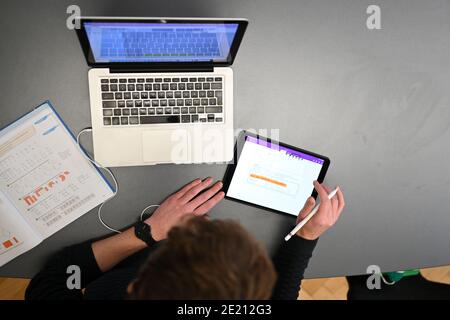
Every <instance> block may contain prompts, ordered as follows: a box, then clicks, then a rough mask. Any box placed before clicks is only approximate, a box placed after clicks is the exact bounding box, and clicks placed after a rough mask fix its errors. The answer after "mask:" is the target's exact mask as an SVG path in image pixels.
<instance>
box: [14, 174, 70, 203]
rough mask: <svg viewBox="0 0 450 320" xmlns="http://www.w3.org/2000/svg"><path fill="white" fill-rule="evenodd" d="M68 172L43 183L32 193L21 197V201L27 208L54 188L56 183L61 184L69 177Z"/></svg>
mask: <svg viewBox="0 0 450 320" xmlns="http://www.w3.org/2000/svg"><path fill="white" fill-rule="evenodd" d="M69 173H70V172H69V171H64V172H61V173H59V174H58V175H56V176H55V177H53V178H52V179H50V180H49V181H47V182H45V183H44V184H42V185H40V186H39V187H37V188H36V189H35V190H34V191H33V192H31V193H30V194H28V195H26V196H24V197H23V201H25V203H26V204H27V205H29V206H31V205H32V204H33V203H35V202H36V201H38V199H39V197H41V196H42V195H43V194H44V193H47V192H48V191H50V190H51V189H52V188H53V187H55V186H56V185H57V184H58V183H63V182H64V181H65V180H66V179H67V176H68V175H69Z"/></svg>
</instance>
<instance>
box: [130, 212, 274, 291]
mask: <svg viewBox="0 0 450 320" xmlns="http://www.w3.org/2000/svg"><path fill="white" fill-rule="evenodd" d="M275 280H276V273H275V269H274V267H273V264H272V261H271V260H270V258H269V257H268V255H267V252H266V250H265V249H264V248H263V247H262V246H261V245H260V244H259V243H258V242H257V241H256V240H255V239H254V238H253V237H252V236H251V235H250V234H249V233H248V232H247V231H246V230H245V229H244V228H243V227H241V226H240V225H239V224H238V223H236V222H234V221H231V220H207V219H206V218H204V217H194V218H192V219H189V220H188V221H186V222H184V223H182V224H181V225H179V226H176V227H174V228H172V230H171V231H170V232H169V234H168V238H167V240H165V241H164V242H163V243H161V246H160V247H159V248H157V249H156V250H155V252H154V253H152V254H151V255H150V257H149V259H148V260H147V263H146V264H145V265H144V266H143V268H142V269H141V271H140V274H139V276H138V278H137V280H136V281H135V282H134V283H133V287H132V292H131V294H130V298H131V299H269V298H270V297H271V294H272V289H273V287H274V284H275Z"/></svg>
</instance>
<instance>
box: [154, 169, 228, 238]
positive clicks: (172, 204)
mask: <svg viewBox="0 0 450 320" xmlns="http://www.w3.org/2000/svg"><path fill="white" fill-rule="evenodd" d="M212 182H213V179H212V178H211V177H209V178H206V179H204V180H203V181H202V180H200V179H195V180H194V181H192V182H190V183H188V184H187V185H185V186H184V187H183V188H181V189H180V190H179V191H177V192H175V193H174V194H172V195H170V196H169V197H168V198H167V199H166V200H164V201H163V202H162V203H161V205H160V206H159V207H158V209H156V210H155V212H154V213H153V214H152V215H151V216H150V218H148V219H146V220H145V223H147V224H149V225H150V226H151V229H152V237H153V239H155V240H156V241H159V240H162V239H165V238H166V237H167V233H168V232H169V230H170V229H171V228H172V227H173V226H174V225H176V224H177V223H178V222H179V221H180V220H181V219H182V218H183V217H185V216H186V215H190V214H192V215H204V214H206V213H207V212H208V211H209V210H211V208H213V207H214V206H215V205H216V204H218V203H219V202H220V200H222V199H223V197H224V196H225V193H224V192H223V191H220V189H222V182H220V181H219V182H216V183H215V184H214V185H213V186H212V187H210V188H209V189H208V187H209V186H210V185H211V183H212ZM206 189H207V190H206ZM202 191H203V192H202ZM219 191H220V192H219Z"/></svg>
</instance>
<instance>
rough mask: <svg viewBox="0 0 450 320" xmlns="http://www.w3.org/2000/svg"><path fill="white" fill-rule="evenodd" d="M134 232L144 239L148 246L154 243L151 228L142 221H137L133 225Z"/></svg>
mask: <svg viewBox="0 0 450 320" xmlns="http://www.w3.org/2000/svg"><path fill="white" fill-rule="evenodd" d="M134 234H135V235H136V237H137V238H138V239H140V240H142V241H144V242H145V243H146V244H147V246H149V247H150V246H152V245H154V244H155V243H156V241H155V239H153V237H152V228H151V227H150V225H148V224H146V223H145V222H143V221H138V222H137V223H136V224H135V225H134Z"/></svg>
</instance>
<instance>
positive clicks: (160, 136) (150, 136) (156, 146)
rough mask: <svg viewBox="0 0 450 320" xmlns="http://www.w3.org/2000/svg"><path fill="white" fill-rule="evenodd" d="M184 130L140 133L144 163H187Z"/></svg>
mask: <svg viewBox="0 0 450 320" xmlns="http://www.w3.org/2000/svg"><path fill="white" fill-rule="evenodd" d="M188 151H189V149H188V134H187V131H186V130H183V129H177V130H148V131H143V132H142V155H143V160H144V162H158V163H164V162H165V163H183V162H187V161H188Z"/></svg>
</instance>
